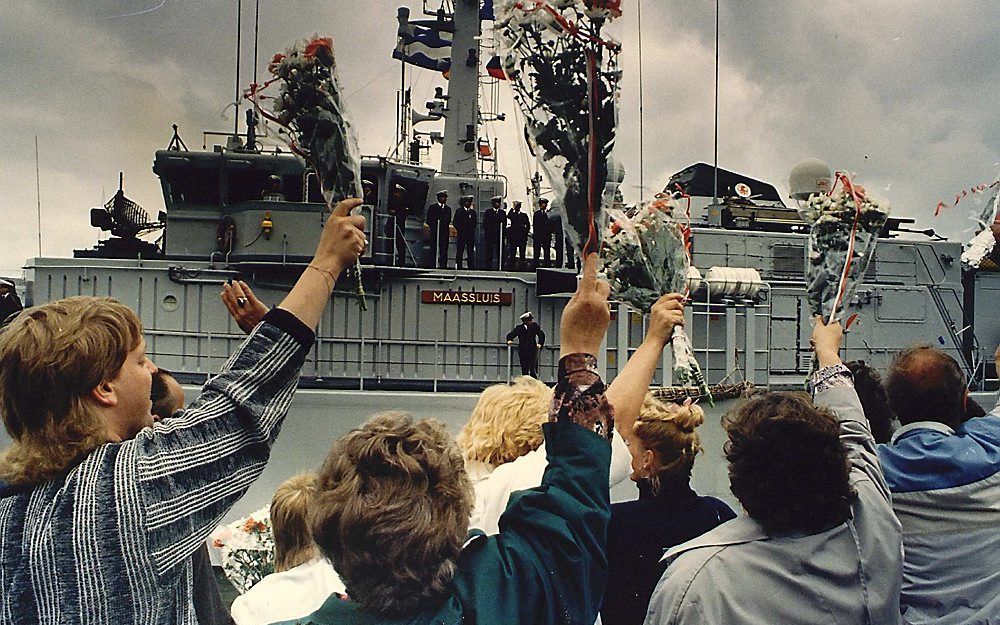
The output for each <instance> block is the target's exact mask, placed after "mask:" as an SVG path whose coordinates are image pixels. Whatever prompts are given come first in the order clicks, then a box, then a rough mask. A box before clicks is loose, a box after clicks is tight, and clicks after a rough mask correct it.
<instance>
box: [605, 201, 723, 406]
mask: <svg viewBox="0 0 1000 625" xmlns="http://www.w3.org/2000/svg"><path fill="white" fill-rule="evenodd" d="M681 212H683V213H684V214H687V211H682V209H681V208H680V205H679V204H678V202H677V199H675V198H673V197H669V196H668V197H660V198H657V199H656V200H653V201H652V202H649V203H647V204H645V205H643V206H640V207H639V208H638V209H636V210H633V211H630V214H627V213H625V212H623V211H618V210H612V211H610V217H611V225H610V227H609V229H608V232H607V233H606V234H605V237H604V245H603V246H602V248H601V259H602V261H603V265H604V273H605V275H606V276H607V278H608V281H609V283H610V284H611V291H612V293H614V295H615V297H616V298H617V299H619V300H620V301H622V302H625V303H626V304H628V305H630V306H632V307H633V308H635V309H636V310H639V311H641V312H643V313H648V312H649V311H650V310H651V309H652V307H653V304H655V303H656V300H657V299H659V298H660V296H662V295H664V294H665V293H683V294H684V295H685V296H686V295H687V293H688V269H689V267H690V266H691V254H690V239H691V228H690V226H689V225H687V224H681V223H680V222H678V221H677V220H676V219H675V217H674V215H675V214H679V213H681ZM671 345H672V347H673V354H674V377H675V378H677V380H678V381H679V382H680V383H681V384H682V385H693V386H697V387H698V390H699V391H700V393H701V395H702V396H703V397H705V398H707V399H708V401H709V403H710V404H712V405H713V406H714V405H715V404H714V400H713V399H712V393H711V390H710V389H709V388H708V385H707V384H706V383H705V376H704V375H703V374H702V372H701V367H700V366H699V365H698V361H697V359H695V357H694V351H693V350H692V348H691V341H690V339H689V338H688V336H687V333H685V332H684V328H682V327H681V326H674V331H673V336H672V337H671Z"/></svg>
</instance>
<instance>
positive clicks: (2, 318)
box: [0, 278, 24, 328]
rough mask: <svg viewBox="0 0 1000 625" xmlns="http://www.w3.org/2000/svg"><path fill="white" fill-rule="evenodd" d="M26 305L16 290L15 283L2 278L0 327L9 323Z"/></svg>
mask: <svg viewBox="0 0 1000 625" xmlns="http://www.w3.org/2000/svg"><path fill="white" fill-rule="evenodd" d="M23 309H24V306H23V305H22V304H21V298H19V297H18V296H17V292H16V291H15V290H14V283H13V282H11V281H10V280H6V279H3V278H0V328H2V327H3V326H5V325H7V323H8V322H10V320H11V319H13V318H14V316H15V315H17V313H19V312H21V310H23Z"/></svg>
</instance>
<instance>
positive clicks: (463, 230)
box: [455, 195, 478, 269]
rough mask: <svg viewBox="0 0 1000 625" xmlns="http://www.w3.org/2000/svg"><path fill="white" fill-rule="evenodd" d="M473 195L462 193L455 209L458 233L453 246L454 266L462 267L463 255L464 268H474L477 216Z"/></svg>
mask: <svg viewBox="0 0 1000 625" xmlns="http://www.w3.org/2000/svg"><path fill="white" fill-rule="evenodd" d="M473 199H474V198H473V197H472V196H471V195H463V196H462V203H461V206H459V207H458V210H457V211H455V231H456V232H457V233H458V239H457V245H456V246H455V248H456V249H455V268H456V269H461V268H462V255H463V254H464V255H465V268H466V269H474V267H473V265H474V264H475V261H474V260H473V259H474V258H475V257H476V255H475V242H476V222H477V221H478V216H477V215H476V209H475V208H473V206H472V201H473Z"/></svg>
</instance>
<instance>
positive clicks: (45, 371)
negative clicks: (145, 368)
mask: <svg viewBox="0 0 1000 625" xmlns="http://www.w3.org/2000/svg"><path fill="white" fill-rule="evenodd" d="M141 340H142V326H141V325H140V323H139V319H138V317H136V315H135V313H134V312H132V310H131V309H129V308H128V307H126V306H123V305H122V304H120V303H118V302H117V301H115V300H113V299H110V298H98V297H71V298H68V299H63V300H59V301H56V302H52V303H49V304H45V305H44V306H38V307H36V308H32V309H29V310H27V311H25V312H24V313H23V314H21V315H20V316H19V317H18V318H17V319H16V320H15V321H14V322H13V323H11V324H10V325H9V326H7V327H6V328H5V329H4V331H3V332H2V333H0V406H2V411H3V421H4V427H5V428H6V429H7V433H8V434H10V437H11V439H13V444H12V445H11V446H10V447H9V448H8V449H7V451H6V452H5V453H4V454H3V456H2V458H0V480H3V481H5V482H7V483H10V484H18V485H23V484H40V483H43V482H47V481H49V480H52V479H55V478H58V477H60V476H62V475H64V474H65V473H66V472H68V471H69V470H70V469H72V468H73V467H75V466H76V465H77V464H79V463H80V462H81V461H82V460H83V459H84V458H85V457H86V456H87V454H89V453H90V452H92V451H93V450H94V449H96V448H97V447H99V446H100V445H102V444H103V443H105V442H107V440H108V437H107V428H106V426H105V424H104V421H103V419H102V418H101V416H100V414H99V413H98V411H97V409H96V407H95V406H94V405H93V404H92V403H91V402H90V400H89V399H88V396H89V395H90V392H91V390H93V389H94V387H96V386H98V385H99V384H101V383H102V382H105V381H108V380H111V379H114V377H115V376H116V375H117V374H118V372H119V370H120V369H121V367H122V365H123V364H124V363H125V358H126V357H127V356H128V354H129V352H131V351H132V350H134V349H135V348H136V347H138V346H139V343H140V341H141Z"/></svg>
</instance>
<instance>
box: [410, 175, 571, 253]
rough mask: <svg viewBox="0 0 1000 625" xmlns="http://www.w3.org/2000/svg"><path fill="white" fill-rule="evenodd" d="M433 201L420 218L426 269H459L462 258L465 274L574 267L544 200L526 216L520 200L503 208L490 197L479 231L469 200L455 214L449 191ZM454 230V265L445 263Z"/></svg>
mask: <svg viewBox="0 0 1000 625" xmlns="http://www.w3.org/2000/svg"><path fill="white" fill-rule="evenodd" d="M435 197H436V199H435V201H434V202H433V203H431V204H430V205H429V206H428V207H427V210H426V212H425V219H424V226H425V234H426V238H427V242H428V245H429V248H428V252H427V254H426V255H425V256H426V258H427V259H429V260H427V262H425V264H427V265H429V266H435V267H437V268H439V269H445V268H449V267H455V268H457V269H462V268H463V266H462V262H463V259H464V261H465V267H464V268H465V269H486V270H497V269H503V270H505V271H533V270H535V269H537V268H539V267H552V268H563V267H565V268H568V269H577V268H578V263H577V260H576V253H575V252H574V250H573V245H572V242H571V241H570V239H569V237H568V236H565V232H564V230H563V225H562V216H561V215H560V214H559V212H558V211H553V210H550V209H549V200H548V198H544V197H543V198H539V200H538V206H537V207H536V208H535V210H534V213H533V214H532V215H531V216H530V217H529V215H528V214H527V213H526V212H523V211H522V210H521V202H520V201H517V200H515V201H513V202H511V204H510V206H509V207H506V208H505V206H504V200H503V198H502V197H500V196H497V197H494V198H492V199H491V200H490V206H489V207H487V208H486V209H484V210H483V211H482V220H481V221H482V224H481V227H480V226H479V213H478V212H477V209H476V208H475V207H474V206H473V202H474V200H475V198H474V197H473V196H471V195H463V196H462V197H461V199H460V204H459V207H458V208H457V209H455V210H454V211H453V210H452V207H451V206H450V205H449V204H448V191H446V190H441V191H438V192H437V195H436V196H435ZM452 229H454V239H455V259H454V261H455V262H454V265H451V264H450V262H449V259H448V245H449V242H450V241H451V238H452ZM529 239H531V242H532V245H531V248H532V257H531V259H527V258H526V254H527V247H528V240H529ZM480 242H481V243H480ZM553 246H554V250H555V258H554V259H553ZM480 248H481V249H480ZM564 260H565V265H564Z"/></svg>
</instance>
